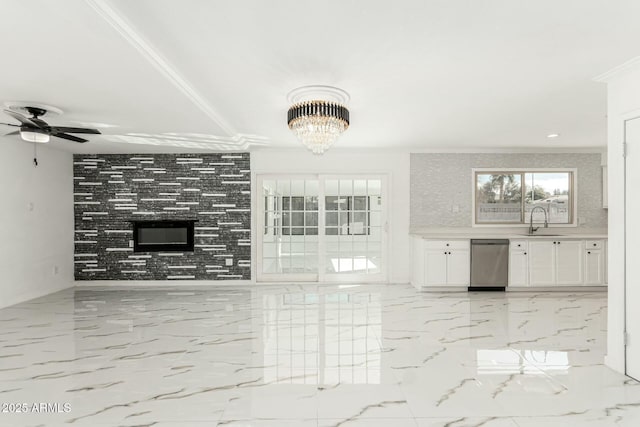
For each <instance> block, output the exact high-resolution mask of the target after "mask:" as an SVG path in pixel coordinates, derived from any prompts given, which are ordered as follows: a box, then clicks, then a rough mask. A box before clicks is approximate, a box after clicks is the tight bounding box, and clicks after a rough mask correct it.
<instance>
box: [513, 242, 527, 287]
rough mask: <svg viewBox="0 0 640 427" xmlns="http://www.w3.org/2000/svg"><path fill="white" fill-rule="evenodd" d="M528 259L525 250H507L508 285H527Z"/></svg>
mask: <svg viewBox="0 0 640 427" xmlns="http://www.w3.org/2000/svg"><path fill="white" fill-rule="evenodd" d="M528 266H529V260H528V258H527V252H525V251H511V252H509V286H512V287H523V286H529V268H528Z"/></svg>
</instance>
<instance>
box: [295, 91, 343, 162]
mask: <svg viewBox="0 0 640 427" xmlns="http://www.w3.org/2000/svg"><path fill="white" fill-rule="evenodd" d="M348 100H349V95H348V94H347V93H346V92H345V91H343V90H341V89H338V88H334V87H331V86H304V87H301V88H298V89H295V90H294V91H292V92H291V93H289V102H292V103H293V105H292V106H291V108H289V112H288V113H287V124H288V125H289V129H291V131H292V132H293V133H294V134H295V135H296V136H297V137H298V139H299V140H300V141H301V142H302V143H303V144H304V145H305V146H306V147H307V148H308V149H309V150H311V151H312V152H313V153H314V154H322V153H324V152H325V151H326V150H327V149H328V148H329V147H330V146H331V145H332V144H333V143H334V142H335V141H336V140H337V139H338V137H340V135H342V133H343V132H344V131H345V130H347V128H349V110H348V109H347V107H345V106H344V104H345V103H346V102H347V101H348Z"/></svg>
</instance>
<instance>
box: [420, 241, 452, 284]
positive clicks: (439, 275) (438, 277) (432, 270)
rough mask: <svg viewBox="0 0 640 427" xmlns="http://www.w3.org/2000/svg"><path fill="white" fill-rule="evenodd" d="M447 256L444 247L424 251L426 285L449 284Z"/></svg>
mask: <svg viewBox="0 0 640 427" xmlns="http://www.w3.org/2000/svg"><path fill="white" fill-rule="evenodd" d="M447 256H448V255H447V251H445V250H444V249H442V250H440V249H437V250H436V249H428V250H425V251H424V285H425V286H447Z"/></svg>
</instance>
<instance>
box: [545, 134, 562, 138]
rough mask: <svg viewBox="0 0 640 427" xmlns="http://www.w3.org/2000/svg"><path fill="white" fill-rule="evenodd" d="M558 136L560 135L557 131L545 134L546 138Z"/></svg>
mask: <svg viewBox="0 0 640 427" xmlns="http://www.w3.org/2000/svg"><path fill="white" fill-rule="evenodd" d="M559 136H560V134H559V133H550V134H549V135H547V138H557V137H559Z"/></svg>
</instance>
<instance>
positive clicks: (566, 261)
mask: <svg viewBox="0 0 640 427" xmlns="http://www.w3.org/2000/svg"><path fill="white" fill-rule="evenodd" d="M583 259H584V241H582V240H561V241H558V242H556V284H558V285H559V286H579V285H582V284H584V279H583V277H582V273H583V268H584V267H583V264H582V262H583Z"/></svg>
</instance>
